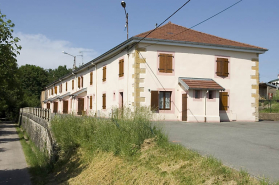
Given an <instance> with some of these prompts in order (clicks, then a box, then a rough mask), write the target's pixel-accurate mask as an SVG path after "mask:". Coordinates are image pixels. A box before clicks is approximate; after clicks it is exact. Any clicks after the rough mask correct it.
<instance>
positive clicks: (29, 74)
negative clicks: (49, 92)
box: [19, 64, 48, 107]
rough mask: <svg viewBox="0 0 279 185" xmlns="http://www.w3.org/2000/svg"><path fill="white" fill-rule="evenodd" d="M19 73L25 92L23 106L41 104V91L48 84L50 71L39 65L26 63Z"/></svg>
mask: <svg viewBox="0 0 279 185" xmlns="http://www.w3.org/2000/svg"><path fill="white" fill-rule="evenodd" d="M19 75H20V84H21V88H22V91H23V93H24V98H23V105H22V106H26V107H38V106H40V95H41V91H42V90H44V87H45V86H46V85H47V84H48V72H47V71H46V70H45V69H43V68H41V67H39V66H35V65H29V64H26V65H24V66H21V67H20V68H19Z"/></svg>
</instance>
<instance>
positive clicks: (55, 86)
mask: <svg viewBox="0 0 279 185" xmlns="http://www.w3.org/2000/svg"><path fill="white" fill-rule="evenodd" d="M55 94H57V86H55Z"/></svg>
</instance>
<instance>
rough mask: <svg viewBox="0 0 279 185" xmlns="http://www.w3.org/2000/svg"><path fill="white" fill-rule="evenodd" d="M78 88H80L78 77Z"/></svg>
mask: <svg viewBox="0 0 279 185" xmlns="http://www.w3.org/2000/svg"><path fill="white" fill-rule="evenodd" d="M78 88H80V77H78Z"/></svg>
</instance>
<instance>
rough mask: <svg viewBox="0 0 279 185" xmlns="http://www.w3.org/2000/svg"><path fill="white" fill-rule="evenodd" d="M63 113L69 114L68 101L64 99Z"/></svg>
mask: <svg viewBox="0 0 279 185" xmlns="http://www.w3.org/2000/svg"><path fill="white" fill-rule="evenodd" d="M63 114H68V101H63Z"/></svg>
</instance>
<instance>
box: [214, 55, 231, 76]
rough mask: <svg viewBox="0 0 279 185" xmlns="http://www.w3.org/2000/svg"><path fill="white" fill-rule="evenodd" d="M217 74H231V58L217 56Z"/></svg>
mask: <svg viewBox="0 0 279 185" xmlns="http://www.w3.org/2000/svg"><path fill="white" fill-rule="evenodd" d="M216 62H217V72H216V74H217V76H221V77H228V76H229V60H228V59H227V58H217V61H216Z"/></svg>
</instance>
